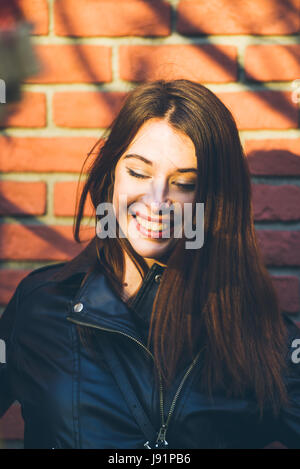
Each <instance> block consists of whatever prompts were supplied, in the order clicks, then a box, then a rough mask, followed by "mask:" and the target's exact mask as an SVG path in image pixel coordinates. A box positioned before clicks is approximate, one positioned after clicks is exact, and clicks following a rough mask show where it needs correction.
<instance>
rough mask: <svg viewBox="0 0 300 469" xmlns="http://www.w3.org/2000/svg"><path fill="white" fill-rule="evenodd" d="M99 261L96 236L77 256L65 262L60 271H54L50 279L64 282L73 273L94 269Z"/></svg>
mask: <svg viewBox="0 0 300 469" xmlns="http://www.w3.org/2000/svg"><path fill="white" fill-rule="evenodd" d="M97 262H98V260H97V251H96V236H95V237H94V238H93V239H92V240H91V241H90V242H89V244H88V245H87V246H86V247H85V248H84V249H83V250H82V251H81V252H80V253H79V254H78V255H77V256H76V257H74V258H73V259H71V260H70V261H68V262H66V263H64V264H63V265H62V266H61V267H60V269H59V270H58V271H56V272H54V274H53V275H51V277H49V280H50V281H52V280H53V281H55V282H64V281H65V280H68V279H69V278H70V277H72V276H73V275H77V274H80V273H87V272H88V271H89V270H94V268H95V267H96V265H97Z"/></svg>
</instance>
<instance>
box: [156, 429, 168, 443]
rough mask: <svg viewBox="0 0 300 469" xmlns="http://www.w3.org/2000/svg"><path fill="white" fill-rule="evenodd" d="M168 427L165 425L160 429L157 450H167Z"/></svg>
mask: <svg viewBox="0 0 300 469" xmlns="http://www.w3.org/2000/svg"><path fill="white" fill-rule="evenodd" d="M166 433H167V426H166V425H165V424H164V425H162V426H161V427H160V430H159V432H158V437H157V439H156V443H155V448H166V447H167V446H168V442H167V441H166Z"/></svg>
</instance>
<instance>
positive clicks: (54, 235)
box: [0, 224, 95, 261]
mask: <svg viewBox="0 0 300 469" xmlns="http://www.w3.org/2000/svg"><path fill="white" fill-rule="evenodd" d="M0 234H1V237H0V239H1V243H0V259H3V260H4V259H5V260H46V261H47V260H51V261H52V260H58V261H65V260H69V259H71V258H72V257H74V256H75V255H77V254H78V253H79V252H80V251H81V250H82V249H83V247H85V246H86V241H88V240H90V239H91V238H92V237H93V236H94V235H95V228H87V227H84V228H83V229H82V236H81V237H82V239H83V240H84V241H85V242H84V243H82V244H81V245H79V244H77V243H76V242H75V241H74V239H73V227H72V226H71V225H70V226H61V225H57V226H46V225H45V226H41V225H17V224H1V225H0Z"/></svg>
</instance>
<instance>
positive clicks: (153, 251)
mask: <svg viewBox="0 0 300 469" xmlns="http://www.w3.org/2000/svg"><path fill="white" fill-rule="evenodd" d="M186 170H187V171H186ZM196 179H197V158H196V154H195V146H194V144H193V142H192V140H191V139H190V138H189V137H188V136H187V135H186V134H184V133H182V132H179V131H177V130H175V129H174V128H173V127H172V126H171V125H170V124H168V122H167V121H165V120H162V119H149V120H148V121H146V122H145V124H143V125H142V126H141V128H140V129H139V131H138V133H137V134H136V136H135V138H134V139H133V141H132V142H131V144H130V145H129V147H128V149H127V150H126V152H125V153H124V154H123V155H122V156H121V158H120V160H119V161H118V163H117V165H116V169H115V184H114V194H113V206H114V211H115V215H116V218H117V220H118V223H119V225H120V227H121V229H122V231H123V233H124V235H125V236H126V238H127V239H128V241H129V242H130V244H131V246H132V247H133V249H134V250H135V251H136V252H137V253H138V254H139V255H140V256H142V257H143V258H144V259H145V260H146V262H147V263H148V264H151V260H152V261H153V260H159V259H162V258H163V256H165V255H166V254H167V253H168V252H169V251H170V250H171V249H172V247H174V244H175V243H176V241H177V238H176V237H174V236H172V234H174V231H173V232H172V230H173V229H174V228H173V224H172V221H173V220H172V212H170V210H166V208H168V207H170V205H172V204H175V203H177V204H180V206H181V207H182V214H183V207H184V205H183V204H185V203H187V202H188V203H192V202H193V200H194V196H195V186H196ZM120 196H122V197H124V196H126V198H127V204H126V210H125V209H124V210H123V215H122V216H120V213H122V212H121V211H120V212H119V209H120V201H121V199H120ZM125 200H126V199H125ZM177 206H178V205H177ZM121 207H122V204H121ZM164 208H165V213H163V212H160V213H158V210H159V209H160V210H162V211H163V209H164ZM121 210H122V209H121ZM165 221H166V222H167V223H170V225H169V228H171V229H168V233H170V236H168V237H164V236H165V233H166V232H164V230H163V228H164V227H165V226H164V225H163V226H162V225H161V224H160V223H164V222H165ZM162 233H164V234H163V235H162ZM149 261H150V262H149Z"/></svg>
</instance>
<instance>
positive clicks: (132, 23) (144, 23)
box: [54, 0, 171, 37]
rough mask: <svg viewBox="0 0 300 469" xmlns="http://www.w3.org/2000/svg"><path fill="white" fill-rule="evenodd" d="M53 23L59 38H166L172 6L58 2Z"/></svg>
mask: <svg viewBox="0 0 300 469" xmlns="http://www.w3.org/2000/svg"><path fill="white" fill-rule="evenodd" d="M79 13H80V14H79ZM54 21H55V33H56V34H57V35H59V36H83V37H84V36H168V35H169V34H170V33H171V24H170V22H171V7H170V5H168V3H167V2H164V1H161V0H151V2H145V1H140V0H126V1H125V0H110V1H109V0H105V1H101V0H98V1H96V2H95V0H60V1H59V2H54Z"/></svg>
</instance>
